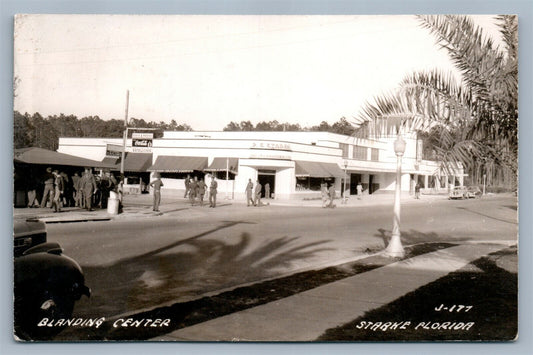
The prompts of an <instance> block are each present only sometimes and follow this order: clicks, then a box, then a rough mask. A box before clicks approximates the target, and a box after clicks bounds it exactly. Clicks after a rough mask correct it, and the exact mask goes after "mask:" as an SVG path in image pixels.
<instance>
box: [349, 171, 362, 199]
mask: <svg viewBox="0 0 533 355" xmlns="http://www.w3.org/2000/svg"><path fill="white" fill-rule="evenodd" d="M362 180H363V175H362V174H350V195H357V184H358V183H360V182H361V181H362Z"/></svg>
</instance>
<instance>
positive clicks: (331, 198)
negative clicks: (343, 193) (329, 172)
mask: <svg viewBox="0 0 533 355" xmlns="http://www.w3.org/2000/svg"><path fill="white" fill-rule="evenodd" d="M328 195H329V204H328V207H329V208H335V204H334V203H333V201H334V200H335V186H334V185H333V184H331V186H330V187H329V190H328Z"/></svg>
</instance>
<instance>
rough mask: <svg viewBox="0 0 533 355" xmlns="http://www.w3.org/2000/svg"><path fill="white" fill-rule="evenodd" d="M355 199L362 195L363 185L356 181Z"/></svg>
mask: <svg viewBox="0 0 533 355" xmlns="http://www.w3.org/2000/svg"><path fill="white" fill-rule="evenodd" d="M356 190H357V199H358V200H360V199H361V198H362V197H363V185H361V183H360V182H358V183H357V188H356Z"/></svg>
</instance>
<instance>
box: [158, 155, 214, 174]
mask: <svg viewBox="0 0 533 355" xmlns="http://www.w3.org/2000/svg"><path fill="white" fill-rule="evenodd" d="M206 167H207V157H177V156H171V155H160V156H158V157H157V159H156V160H155V163H154V165H152V166H151V167H149V168H148V171H157V172H160V173H192V172H193V171H195V170H199V171H202V170H204V169H205V168H206Z"/></svg>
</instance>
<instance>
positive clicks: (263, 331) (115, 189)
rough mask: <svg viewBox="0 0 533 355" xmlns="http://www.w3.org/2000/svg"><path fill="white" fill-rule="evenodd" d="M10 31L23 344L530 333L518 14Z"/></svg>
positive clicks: (38, 26) (78, 18) (251, 18)
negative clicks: (522, 228)
mask: <svg viewBox="0 0 533 355" xmlns="http://www.w3.org/2000/svg"><path fill="white" fill-rule="evenodd" d="M14 26H15V28H14V78H13V88H14V100H15V101H14V112H13V119H14V121H13V124H14V137H13V139H14V140H13V144H14V147H13V148H14V155H13V178H14V184H13V189H14V190H13V206H14V209H13V211H14V216H13V222H14V223H13V225H14V231H13V232H14V244H13V252H14V258H13V262H14V285H13V292H14V305H13V311H14V327H13V334H14V337H15V339H16V340H18V341H23V342H25V341H46V342H49V341H52V342H64V341H95V342H98V341H111V340H112V341H116V340H123V341H140V340H144V341H176V342H179V341H241V342H248V341H266V342H280V341H283V342H287V341H289V342H315V341H320V342H330V341H331V342H334V341H405V340H407V341H513V340H516V338H517V336H518V302H517V291H518V283H517V277H518V257H517V251H518V214H517V208H518V195H517V176H518V163H517V160H518V125H517V122H518V102H517V101H518V56H517V53H518V18H517V16H516V15H499V14H494V15H475V16H474V15H472V16H470V15H412V16H408V15H401V16H400V15H394V16H356V15H331V16H330V15H328V16H326V15H320V16H318V15H315V16H311V15H310V16H301V15H299V16H288V15H284V16H280V15H268V16H266V15H245V16H244V15H243V16H235V15H224V16H222V15H198V16H196V15H195V16H193V15H164V16H163V15H38V14H32V15H29V14H20V15H17V16H15V19H14Z"/></svg>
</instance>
